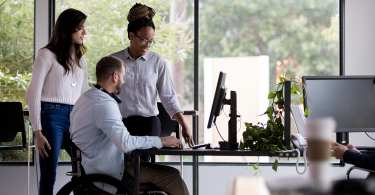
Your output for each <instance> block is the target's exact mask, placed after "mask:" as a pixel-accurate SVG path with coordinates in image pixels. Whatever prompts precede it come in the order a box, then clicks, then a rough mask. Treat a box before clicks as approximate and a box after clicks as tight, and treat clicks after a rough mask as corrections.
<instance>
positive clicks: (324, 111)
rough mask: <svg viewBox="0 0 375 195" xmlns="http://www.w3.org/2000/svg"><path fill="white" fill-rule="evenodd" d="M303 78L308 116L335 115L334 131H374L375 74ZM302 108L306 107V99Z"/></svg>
mask: <svg viewBox="0 0 375 195" xmlns="http://www.w3.org/2000/svg"><path fill="white" fill-rule="evenodd" d="M302 80H303V83H304V84H305V85H306V89H307V91H308V100H309V102H310V115H309V116H308V117H309V118H319V117H327V116H332V117H334V118H335V120H336V123H337V127H336V132H369V131H375V120H374V117H375V91H374V85H373V80H374V76H326V77H321V76H306V77H302ZM304 93H305V92H304ZM304 107H305V108H307V107H308V104H307V100H306V99H305V101H304Z"/></svg>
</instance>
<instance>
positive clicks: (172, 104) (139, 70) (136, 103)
mask: <svg viewBox="0 0 375 195" xmlns="http://www.w3.org/2000/svg"><path fill="white" fill-rule="evenodd" d="M128 50H129V47H128V48H126V49H124V50H121V51H119V52H116V53H114V54H111V55H112V56H115V57H118V58H120V59H121V60H122V61H123V62H124V63H125V65H126V70H125V77H124V82H125V84H123V85H122V87H121V91H122V92H123V93H121V94H120V98H121V99H123V100H125V101H124V102H123V103H121V104H120V105H119V106H120V111H121V115H122V117H123V118H127V117H129V116H144V117H150V116H156V115H158V114H159V111H158V106H157V97H158V94H159V98H160V100H161V102H162V103H163V106H164V108H165V110H166V111H167V113H168V114H169V116H171V117H172V116H173V115H174V114H176V113H179V112H182V113H183V110H182V109H181V107H180V103H179V102H178V98H177V93H176V90H175V88H174V85H173V82H172V79H171V75H170V74H169V71H168V67H167V64H166V63H165V61H164V59H163V58H162V57H161V56H160V55H159V54H157V53H155V52H152V51H148V52H147V53H146V55H144V56H141V57H139V58H138V59H137V60H134V59H133V58H132V57H131V56H130V54H129V51H128Z"/></svg>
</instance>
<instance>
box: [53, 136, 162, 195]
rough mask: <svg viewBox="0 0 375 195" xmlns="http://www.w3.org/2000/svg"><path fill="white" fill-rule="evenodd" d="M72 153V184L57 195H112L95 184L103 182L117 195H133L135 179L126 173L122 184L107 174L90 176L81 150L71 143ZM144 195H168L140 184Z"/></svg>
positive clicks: (64, 187) (147, 185) (141, 192)
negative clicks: (83, 165)
mask: <svg viewBox="0 0 375 195" xmlns="http://www.w3.org/2000/svg"><path fill="white" fill-rule="evenodd" d="M70 151H71V155H72V159H71V161H72V171H71V172H67V173H66V175H67V176H72V179H71V181H70V182H68V183H67V184H65V185H64V186H63V187H62V188H61V189H60V190H59V191H58V192H57V195H69V194H71V193H72V192H73V194H74V195H96V194H110V193H108V192H105V191H103V190H101V189H99V188H98V187H96V186H95V185H94V184H93V182H102V183H104V184H108V185H111V186H113V187H116V188H117V192H116V194H117V195H133V190H134V187H133V186H134V178H133V177H132V176H131V175H130V174H129V173H127V172H126V171H124V177H125V181H124V182H122V181H120V180H118V179H116V178H114V177H112V176H109V175H105V174H88V175H86V173H85V170H84V169H83V167H82V165H81V161H82V160H81V159H82V158H81V150H80V149H79V148H78V147H77V146H76V145H75V144H74V143H73V142H70ZM139 194H143V195H158V194H162V195H167V194H166V193H165V192H163V191H160V190H159V189H157V188H156V187H155V186H154V185H153V184H151V183H146V184H140V193H139Z"/></svg>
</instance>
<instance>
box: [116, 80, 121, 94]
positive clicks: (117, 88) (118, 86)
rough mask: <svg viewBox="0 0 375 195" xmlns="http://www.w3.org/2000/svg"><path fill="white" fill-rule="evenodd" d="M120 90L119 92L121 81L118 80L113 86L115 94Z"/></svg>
mask: <svg viewBox="0 0 375 195" xmlns="http://www.w3.org/2000/svg"><path fill="white" fill-rule="evenodd" d="M120 92H121V82H120V80H119V81H118V82H117V84H116V87H115V94H116V95H119V94H120Z"/></svg>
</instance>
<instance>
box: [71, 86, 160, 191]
mask: <svg viewBox="0 0 375 195" xmlns="http://www.w3.org/2000/svg"><path fill="white" fill-rule="evenodd" d="M122 93H126V91H123V92H122ZM124 101H125V102H126V99H123V102H124ZM70 117H71V119H70V120H71V125H70V130H69V131H70V134H71V138H72V140H73V142H74V143H75V144H76V145H77V147H78V148H79V149H80V150H81V151H82V166H83V168H84V169H85V171H86V174H106V175H110V176H112V177H114V178H117V179H119V180H121V179H122V177H123V173H124V154H123V153H127V152H131V151H133V150H135V149H147V148H152V147H156V148H161V147H162V146H163V144H162V142H161V140H160V138H159V137H156V136H131V135H130V134H129V132H128V130H127V129H126V127H125V126H124V123H123V122H122V117H121V114H120V110H119V106H118V104H117V102H116V101H115V100H114V99H113V98H112V97H111V96H109V95H108V94H106V93H104V92H103V91H100V90H99V89H97V88H95V87H94V86H93V87H92V89H90V90H88V91H87V92H86V93H84V94H83V95H82V96H81V97H80V98H79V99H78V100H77V102H76V104H75V106H74V109H73V111H72V113H71V114H70ZM94 184H95V185H96V186H97V187H98V188H100V189H103V190H105V191H107V192H109V193H112V194H114V193H116V191H117V189H116V188H115V187H113V186H110V185H104V184H103V183H94Z"/></svg>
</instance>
